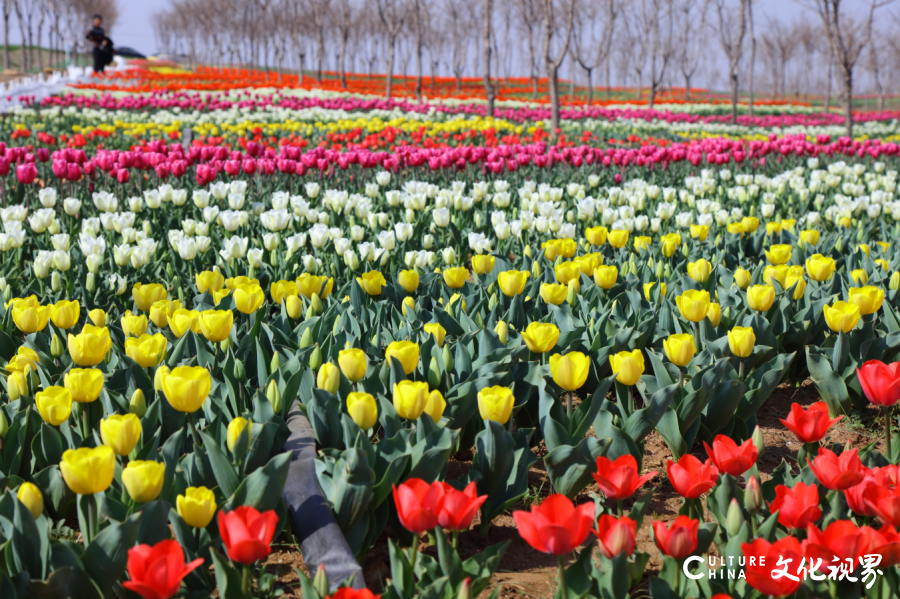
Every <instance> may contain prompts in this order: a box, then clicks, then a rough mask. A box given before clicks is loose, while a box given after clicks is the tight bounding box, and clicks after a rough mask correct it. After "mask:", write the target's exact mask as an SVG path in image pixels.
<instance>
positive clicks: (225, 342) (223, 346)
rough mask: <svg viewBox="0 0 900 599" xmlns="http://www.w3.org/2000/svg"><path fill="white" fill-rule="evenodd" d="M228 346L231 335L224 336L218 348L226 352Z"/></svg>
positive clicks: (229, 345)
mask: <svg viewBox="0 0 900 599" xmlns="http://www.w3.org/2000/svg"><path fill="white" fill-rule="evenodd" d="M229 347H231V337H225V339H223V340H222V341H221V342H219V349H221V350H222V352H223V353H225V352H227V351H228V348H229Z"/></svg>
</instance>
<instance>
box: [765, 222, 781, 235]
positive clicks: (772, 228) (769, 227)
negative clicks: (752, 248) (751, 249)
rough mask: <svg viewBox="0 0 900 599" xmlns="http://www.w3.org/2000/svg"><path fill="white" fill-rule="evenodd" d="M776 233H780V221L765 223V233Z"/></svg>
mask: <svg viewBox="0 0 900 599" xmlns="http://www.w3.org/2000/svg"><path fill="white" fill-rule="evenodd" d="M777 233H781V223H780V222H770V223H766V235H775V234H777Z"/></svg>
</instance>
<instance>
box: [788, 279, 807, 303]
mask: <svg viewBox="0 0 900 599" xmlns="http://www.w3.org/2000/svg"><path fill="white" fill-rule="evenodd" d="M794 285H796V287H794ZM791 287H794V293H793V295H792V296H791V297H793V298H794V299H795V300H798V299H800V298H801V297H803V294H804V293H805V292H806V281H804V280H803V277H796V276H791V275H788V277H787V279H786V280H785V282H784V288H785V289H790V288H791Z"/></svg>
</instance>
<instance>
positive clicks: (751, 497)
mask: <svg viewBox="0 0 900 599" xmlns="http://www.w3.org/2000/svg"><path fill="white" fill-rule="evenodd" d="M762 506H763V495H762V488H761V487H760V486H759V480H757V478H756V477H755V476H751V477H750V480H748V481H747V486H746V488H745V489H744V508H746V510H747V511H748V512H750V514H751V515H753V516H755V515H756V514H758V513H759V510H761V509H762Z"/></svg>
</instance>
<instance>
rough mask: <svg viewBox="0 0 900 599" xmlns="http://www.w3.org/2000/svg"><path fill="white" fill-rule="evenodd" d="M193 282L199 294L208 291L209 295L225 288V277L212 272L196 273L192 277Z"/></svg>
mask: <svg viewBox="0 0 900 599" xmlns="http://www.w3.org/2000/svg"><path fill="white" fill-rule="evenodd" d="M194 282H195V283H197V291H199V292H200V293H206V292H207V291H209V293H210V295H212V293H213V292H214V291H219V290H220V289H222V288H223V287H225V277H223V276H222V273H220V272H217V271H214V270H204V271H203V272H198V273H197V274H196V275H195V276H194Z"/></svg>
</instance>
